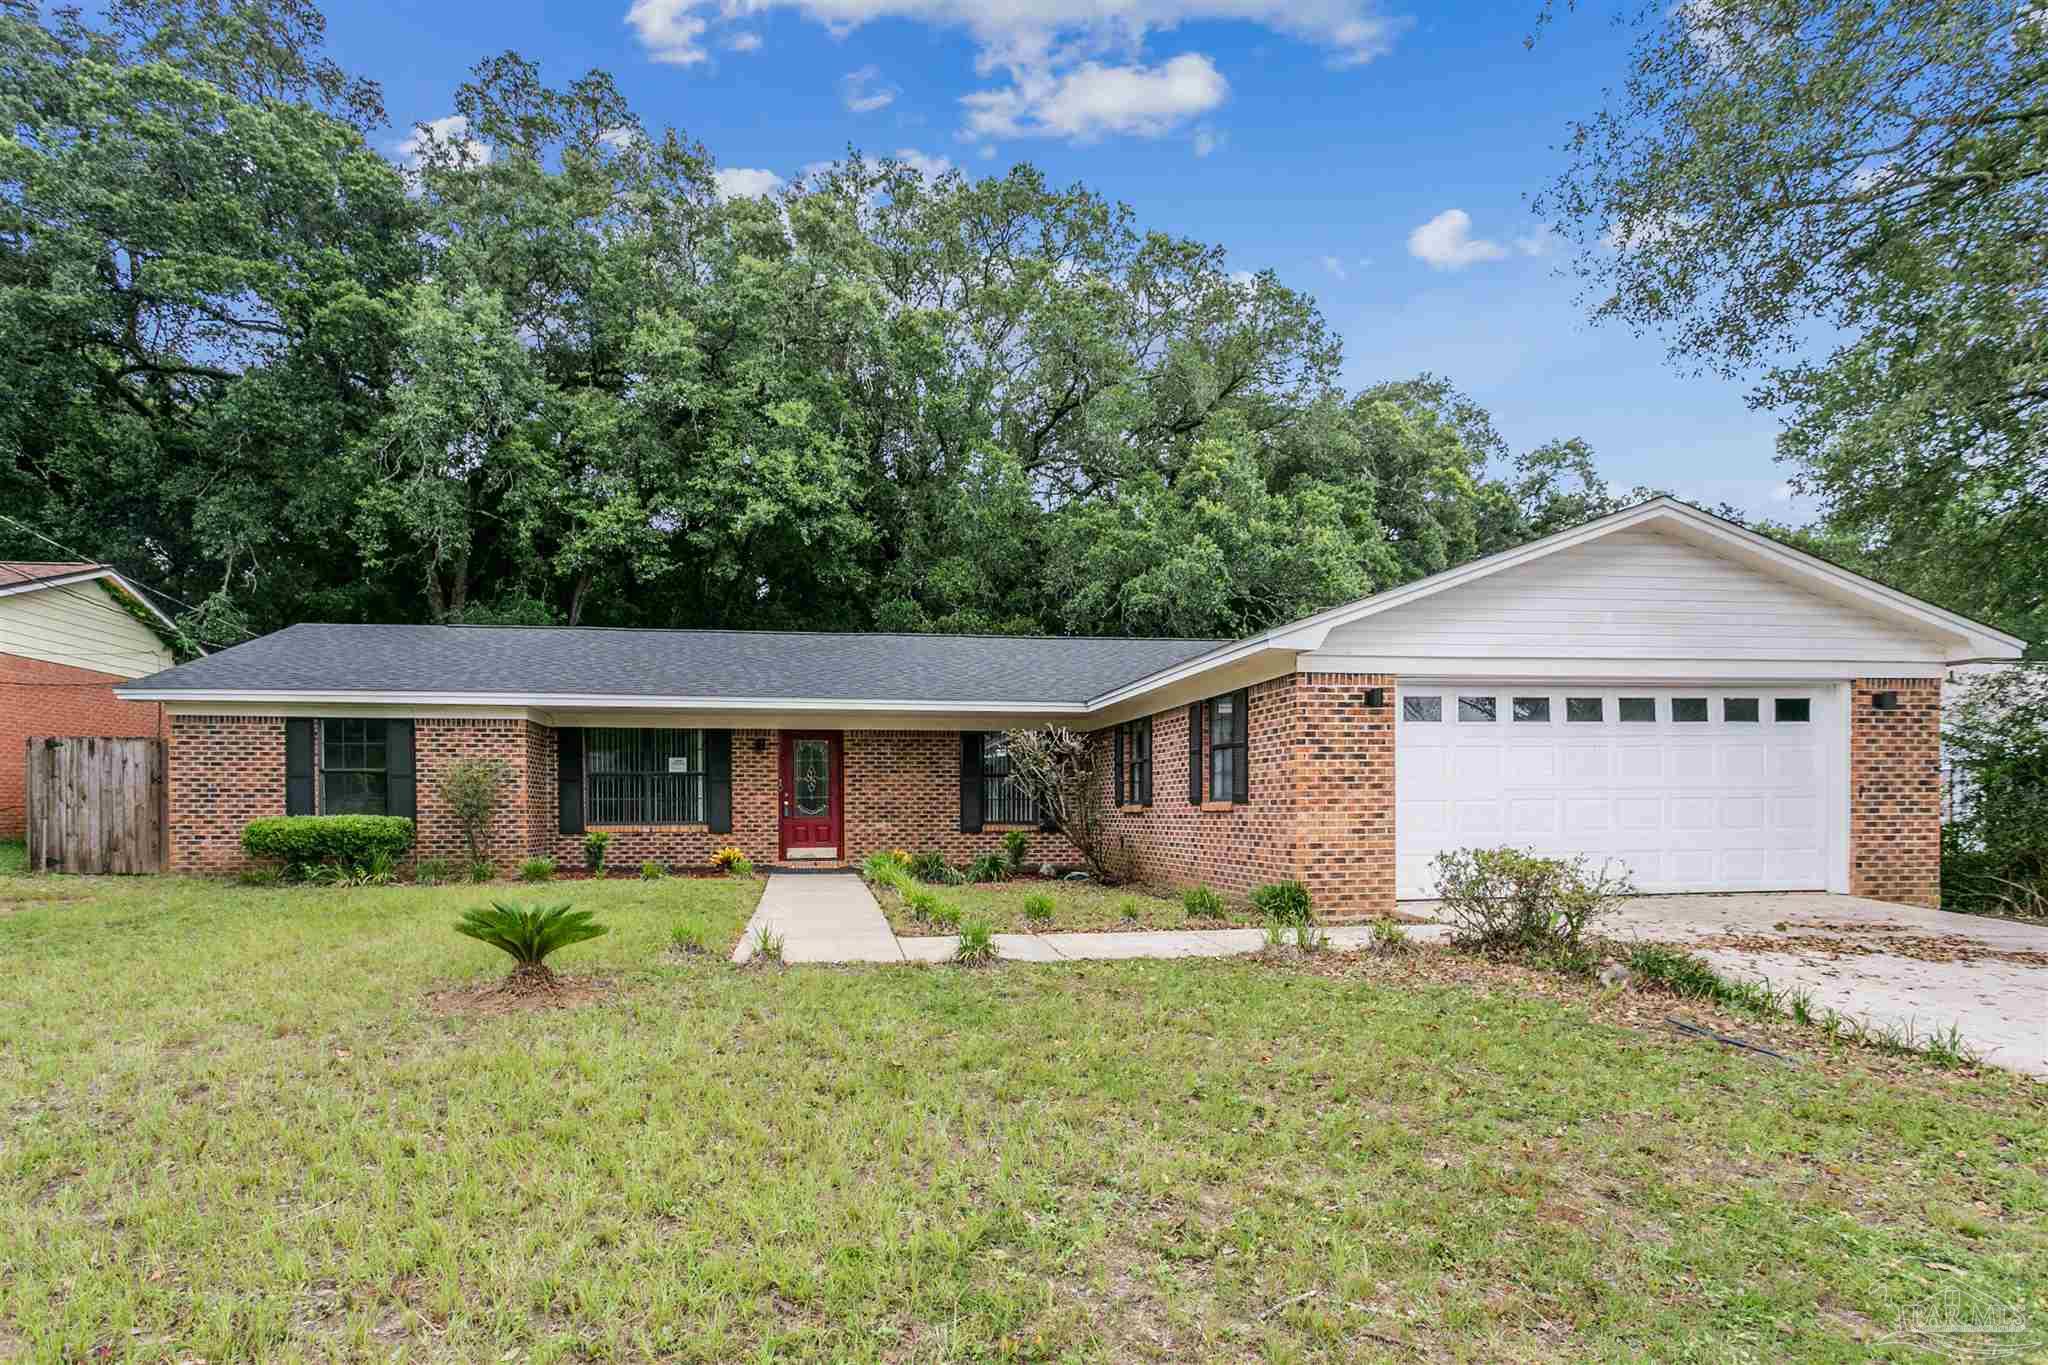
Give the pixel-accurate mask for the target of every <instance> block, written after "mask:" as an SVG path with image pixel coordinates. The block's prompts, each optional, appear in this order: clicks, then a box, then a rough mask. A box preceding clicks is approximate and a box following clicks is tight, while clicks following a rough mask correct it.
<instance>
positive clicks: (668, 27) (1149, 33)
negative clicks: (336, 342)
mask: <svg viewBox="0 0 2048 1365" xmlns="http://www.w3.org/2000/svg"><path fill="white" fill-rule="evenodd" d="M1536 8H1537V6H1536V0H1527V3H1526V4H1525V5H1505V6H1482V5H1469V6H1457V7H1450V8H1448V9H1446V10H1445V11H1443V12H1428V13H1425V12H1422V11H1420V10H1410V9H1401V8H1387V9H1381V8H1378V7H1376V6H1375V5H1374V4H1372V3H1371V2H1370V0H1115V3H1113V4H1103V3H1093V2H1091V0H590V2H589V3H584V4H567V3H554V4H540V3H528V2H526V0H491V2H490V3H484V2H483V0H440V3H437V4H433V5H418V6H405V7H397V6H385V5H376V4H370V3H360V2H358V0H348V2H347V3H339V2H337V0H330V3H329V4H328V5H327V6H326V12H327V15H328V20H329V39H330V43H331V46H332V48H333V51H334V54H335V55H336V57H337V58H338V59H339V60H340V61H341V62H342V63H343V64H344V65H345V66H347V67H349V68H350V69H352V70H355V71H359V72H362V73H364V74H367V75H370V76H372V77H374V78H376V79H377V80H379V81H381V82H383V84H384V87H385V95H386V100H387V103H388V105H389V108H390V111H391V116H392V120H393V123H394V125H395V127H394V129H393V130H392V132H391V135H390V141H391V144H392V145H393V147H395V146H396V145H397V144H398V142H399V141H400V140H401V139H402V138H403V136H404V135H405V130H407V129H409V128H410V126H411V125H412V124H413V123H414V122H416V121H423V120H435V119H440V118H444V117H446V116H447V115H449V113H450V112H451V110H452V107H453V105H452V96H453V91H454V88H455V86H456V84H457V83H458V82H459V81H460V80H461V79H462V77H463V75H464V74H465V73H466V72H467V70H468V68H469V66H470V65H471V64H472V63H473V62H475V61H476V60H478V59H479V58H481V57H483V56H486V55H488V54H491V53H494V52H498V51H501V50H504V49H506V48H512V49H515V50H517V51H519V52H520V53H522V54H523V55H525V56H527V57H529V58H533V59H537V60H539V61H540V62H541V63H542V68H543V72H544V73H545V74H546V75H548V76H549V77H550V78H551V79H555V80H558V81H567V80H568V79H570V78H572V77H573V76H575V75H576V74H579V73H580V72H582V71H584V70H586V69H588V68H590V67H593V66H596V67H603V68H605V69H606V70H608V71H610V72H611V73H612V74H613V76H614V77H615V78H616V79H617V80H618V82H619V84H620V86H621V88H622V89H623V90H624V91H625V93H626V94H627V96H628V97H629V98H630V99H631V100H632V102H633V104H634V107H635V108H636V109H637V110H638V111H639V112H640V115H641V118H642V120H643V121H644V122H645V123H646V124H648V125H649V126H650V127H659V126H661V125H663V124H673V125H675V126H676V127H678V128H680V129H681V130H683V131H684V132H685V133H687V134H688V135H689V136H691V137H694V138H696V139H698V140H699V141H702V142H703V143H705V144H706V145H707V146H708V147H709V148H710V149H711V151H712V152H713V154H714V155H715V156H716V157H717V159H718V162H719V165H720V167H721V168H723V170H724V171H725V172H726V173H727V175H728V183H730V184H731V185H733V186H735V187H736V188H740V189H752V188H758V187H760V186H765V185H769V184H772V183H773V178H774V177H781V178H788V177H791V176H793V175H795V174H797V173H798V172H799V171H801V169H802V168H803V167H804V166H806V165H808V164H810V163H813V162H817V161H822V160H827V159H830V158H833V157H836V156H838V155H841V154H842V153H843V152H844V151H845V149H846V148H847V147H848V146H849V145H852V146H855V147H858V148H860V149H861V150H863V151H865V152H869V153H872V154H905V155H906V156H912V157H916V158H924V159H927V161H928V163H929V164H938V163H941V162H943V163H948V164H952V165H956V166H958V167H960V168H961V169H962V170H964V171H966V172H968V173H970V174H988V173H995V172H1000V171H1001V170H1003V169H1005V168H1007V167H1008V166H1009V165H1011V164H1012V163H1013V162H1016V161H1020V160H1029V161H1032V162H1035V163H1036V164H1038V165H1039V166H1040V167H1042V168H1044V170H1045V171H1046V172H1047V174H1048V175H1049V176H1051V177H1052V178H1053V179H1054V180H1055V181H1056V182H1060V183H1066V182H1070V181H1075V180H1078V181H1082V182H1085V183H1086V184H1088V185H1090V186H1091V187H1093V188H1094V189H1096V190H1098V191H1100V192H1101V193H1103V194H1106V195H1108V196H1109V197H1111V198H1114V199H1120V200H1123V201H1125V202H1127V203H1129V204H1131V205H1132V206H1133V207H1134V208H1135V209H1136V211H1137V214H1138V218H1139V221H1140V222H1141V223H1142V224H1144V225H1145V226H1147V227H1155V228H1160V229H1164V230H1167V231H1172V232H1176V233H1183V234H1187V235H1190V236H1194V237H1197V238H1200V239H1202V240H1205V241H1212V242H1217V243H1221V244H1222V245H1224V246H1225V247H1227V248H1228V250H1229V252H1230V257H1231V263H1232V265H1233V267H1234V268H1241V269H1247V270H1257V269H1264V268H1267V267H1271V268H1272V269H1274V270H1276V271H1277V272H1279V274H1280V275H1281V277H1282V278H1283V279H1284V280H1286V281H1287V282H1288V283H1289V284H1291V285H1293V286H1295V287H1297V288H1301V289H1306V290H1308V291H1310V292H1312V293H1313V294H1314V295H1315V296H1316V298H1317V299H1318V300H1319V302H1320V303H1321V305H1322V308H1323V311H1324V313H1325V315H1326V316H1327V317H1328V319H1329V321H1330V323H1331V325H1332V326H1333V327H1334V328H1335V329H1336V330H1337V332H1338V333H1339V334H1340V335H1341V336H1342V337H1343V338H1344V350H1345V379H1346V382H1347V383H1349V384H1351V385H1353V386H1356V385H1361V384H1365V383H1369V382H1372V381H1374V380H1377V379H1383V378H1395V377H1401V376H1406V375H1411V374H1414V373H1416V372H1418V371H1421V370H1433V371H1436V372H1438V373H1441V374H1444V375H1447V376H1449V377H1450V378H1451V379H1452V380H1453V381H1454V382H1456V383H1457V384H1458V385H1459V386H1460V387H1462V388H1464V389H1465V390H1466V391H1467V392H1469V393H1470V394H1471V395H1472V396H1473V397H1474V398H1475V399H1477V400H1478V401H1480V402H1481V403H1483V404H1485V405H1486V406H1487V408H1489V409H1490V410H1491V411H1492V412H1493V414H1494V417H1495V420H1496V421H1497V422H1498V424H1499V426H1500V428H1501V431H1502V433H1503V434H1504V435H1505V436H1506V437H1507V438H1508V440H1509V441H1510V442H1511V443H1512V444H1514V445H1515V446H1516V447H1517V448H1518V449H1519V448H1526V447H1529V446H1533V445H1536V444H1538V443H1540V442H1541V441H1544V440H1546V439H1549V438H1551V437H1557V436H1581V437H1584V438H1585V439H1586V440H1588V441H1589V442H1590V443H1591V444H1592V445H1593V447H1594V450H1595V451H1596V453H1597V454H1598V457H1599V460H1600V464H1601V466H1602V468H1603V469H1604V470H1605V471H1606V473H1607V475H1608V477H1609V478H1610V479H1611V480H1612V481H1614V482H1615V483H1616V484H1618V485H1621V486H1624V487H1626V486H1629V485H1633V484H1637V483H1646V484H1653V485H1657V486H1661V487H1667V488H1670V489H1673V490H1674V491H1676V492H1678V493H1679V494H1680V495H1681V496H1684V497H1688V498H1692V499H1695V500H1697V501H1702V502H1708V503H1713V502H1718V501H1722V500H1724V499H1725V500H1726V501H1729V502H1732V503H1735V504H1736V505H1738V506H1740V507H1744V508H1746V509H1748V510H1749V511H1751V512H1752V513H1755V514H1758V515H1764V516H1770V517H1773V518H1779V519H1792V520H1800V519H1803V517H1804V509H1803V508H1802V507H1801V505H1800V504H1799V503H1798V502H1797V501H1795V500H1791V499H1789V498H1788V497H1787V496H1786V493H1785V490H1784V486H1783V485H1784V480H1785V471H1784V469H1783V468H1782V467H1781V466H1779V465H1777V464H1776V463H1775V462H1774V460H1773V459H1772V454H1773V436H1774V433H1775V431H1776V426H1777V423H1776V421H1775V419H1774V418H1773V417H1772V416H1771V415H1770V414H1768V413H1758V412H1753V411H1751V410H1750V409H1749V407H1748V406H1747V405H1746V404H1745V402H1744V401H1743V395H1744V392H1745V388H1744V385H1743V384H1741V383H1739V382H1730V381H1726V380H1722V379H1718V378H1714V377H1711V376H1699V375H1693V374H1688V373H1685V372H1683V371H1682V370H1681V369H1679V368H1678V367H1676V366H1674V365H1672V364H1671V363H1670V362H1669V361H1668V360H1667V359H1666V357H1665V354H1664V350H1663V347H1662V345H1661V344H1660V343H1659V342H1658V341H1657V340H1656V339H1655V338H1640V339H1639V338H1636V337H1633V336H1631V335H1629V334H1628V333H1627V332H1626V331H1625V330H1624V329H1621V328H1618V327H1615V326H1612V325H1607V326H1601V327H1597V328H1596V327H1593V326H1592V325H1590V324H1589V323H1588V322H1587V321H1586V320H1585V316H1584V310H1583V308H1582V307H1581V306H1580V305H1579V304H1578V303H1577V302H1576V299H1575V286H1574V284H1573V283H1572V282H1571V281H1569V280H1567V279H1564V278H1561V276H1560V274H1559V271H1560V267H1561V265H1562V264H1563V262H1562V259H1561V257H1560V255H1559V250H1558V246H1557V244H1556V243H1555V241H1554V240H1552V239H1550V238H1548V237H1547V236H1546V235H1545V234H1544V232H1543V230H1542V227H1541V225H1540V224H1539V223H1537V222H1536V221H1535V220H1534V219H1533V218H1532V217H1531V216H1530V214H1529V209H1528V203H1527V196H1528V195H1529V194H1531V193H1532V192H1534V191H1535V190H1537V189H1539V188H1541V187H1542V185H1543V184H1544V182H1545V181H1546V180H1547V178H1548V177H1549V176H1550V175H1551V174H1553V173H1554V171H1555V170H1556V168H1557V166H1558V164H1559V157H1558V154H1557V152H1556V151H1555V150H1554V149H1555V147H1556V146H1557V145H1558V143H1560V142H1561V141H1562V138H1563V135H1564V130H1565V125H1566V122H1567V120H1568V119H1569V118H1571V117H1572V116H1574V115H1584V114H1589V113H1591V112H1592V111H1593V110H1594V109H1595V108H1597V107H1598V105H1599V102H1600V100H1601V95H1602V91H1603V89H1604V88H1605V87H1607V86H1610V85H1613V84H1617V83H1618V82H1619V80H1620V78H1621V75H1622V70H1623V66H1622V63H1623V57H1624V52H1625V42H1624V40H1625V35H1624V34H1622V33H1621V32H1620V31H1618V30H1617V29H1616V28H1615V27H1614V26H1612V25H1611V24H1609V23H1608V22H1607V20H1606V18H1605V15H1604V14H1603V13H1599V12H1585V11H1583V10H1582V12H1580V13H1578V14H1571V15H1566V16H1565V17H1564V18H1562V19H1561V20H1560V21H1559V22H1558V23H1556V24H1554V25H1552V26H1551V28H1550V29H1549V30H1548V31H1547V33H1546V34H1545V35H1544V37H1543V39H1542V40H1541V41H1540V42H1539V43H1538V44H1537V45H1536V47H1535V48H1534V50H1530V49H1528V48H1527V47H1525V46H1524V44H1523V38H1524V36H1525V35H1526V34H1527V32H1528V31H1529V28H1530V23H1531V20H1532V19H1533V17H1534V15H1535V12H1536ZM1105 14H1109V15H1114V16H1116V17H1114V18H1109V19H1106V18H1104V17H1102V16H1104V15H1105Z"/></svg>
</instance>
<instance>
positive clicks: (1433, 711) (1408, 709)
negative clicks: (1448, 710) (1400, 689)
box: [1401, 697, 1444, 725]
mask: <svg viewBox="0 0 2048 1365" xmlns="http://www.w3.org/2000/svg"><path fill="white" fill-rule="evenodd" d="M1443 718H1444V699H1443V698H1442V697H1403V698H1401V719H1402V720H1412V721H1419V722H1421V723H1422V724H1425V725H1427V724H1431V723H1434V722H1438V721H1441V720H1442V719H1443Z"/></svg>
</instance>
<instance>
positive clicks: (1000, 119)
mask: <svg viewBox="0 0 2048 1365" xmlns="http://www.w3.org/2000/svg"><path fill="white" fill-rule="evenodd" d="M777 10H787V11H791V12H794V13H796V14H798V15H800V16H802V17H803V18H806V19H809V20H811V21H813V22H814V23H817V24H820V25H823V26H824V27H825V28H826V29H827V30H828V31H829V32H831V33H832V34H833V35H834V36H837V37H843V36H844V35H846V34H848V33H850V32H852V31H853V30H854V29H857V28H859V27H860V26H861V25H863V24H867V23H871V22H874V21H877V20H883V19H898V20H907V21H910V22H913V23H922V24H926V25H929V26H931V27H934V28H941V29H957V30H961V31H964V32H965V33H966V34H967V35H968V36H969V37H970V38H971V39H972V40H973V41H974V43H975V45H976V47H977V49H978V53H977V56H976V59H975V69H976V71H978V72H980V73H981V74H982V75H984V76H986V75H991V74H995V73H997V72H1001V73H1003V74H1005V75H1007V76H1008V78H1009V84H1008V85H1006V86H1002V87H998V88H994V89H989V90H984V91H980V92H977V93H976V94H975V95H973V96H970V97H969V100H968V103H967V108H968V131H969V135H970V136H979V135H982V134H991V135H993V134H997V133H1000V134H1002V135H1036V136H1073V137H1080V138H1086V137H1099V136H1103V135H1106V134H1110V133H1135V134H1137V135H1140V136H1157V135H1158V133H1159V132H1160V131H1162V130H1163V129H1165V128H1171V127H1173V126H1176V125H1178V124H1179V123H1181V122H1182V121H1184V120H1185V119H1187V118H1189V117H1191V116H1193V115H1196V114H1199V113H1201V112H1203V111H1205V110H1208V109H1211V108H1214V107H1215V105H1216V104H1217V103H1219V102H1220V101H1221V99H1222V97H1223V94H1224V92H1225V91H1226V90H1227V89H1228V87H1227V85H1226V84H1225V83H1224V81H1223V77H1222V76H1221V74H1220V73H1218V72H1217V71H1216V68H1215V65H1214V64H1213V63H1212V62H1210V60H1209V59H1208V58H1207V57H1204V56H1200V55H1199V54H1185V55H1183V56H1180V57H1176V58H1174V59H1172V60H1171V61H1168V62H1165V63H1164V64H1162V65H1148V64H1147V63H1146V62H1145V60H1144V48H1145V42H1146V39H1147V38H1148V36H1149V35H1151V34H1154V33H1158V32H1162V31H1165V30H1170V29H1174V28H1178V27H1180V26H1182V25H1185V24H1192V23H1202V22H1236V23H1243V24H1251V25H1255V26H1258V27H1261V28H1265V29H1269V30H1271V31H1273V32H1276V33H1280V34H1283V35H1285V36H1287V37H1290V38H1295V39H1298V40H1300V41H1302V42H1305V43H1309V44H1312V45H1314V46H1316V47H1318V48H1320V49H1321V50H1322V51H1323V53H1324V54H1325V58H1326V60H1327V61H1328V62H1329V63H1330V64H1331V65H1332V66H1337V67H1354V66H1360V65H1363V64H1364V63H1366V62H1370V61H1372V60H1373V59H1374V58H1377V57H1380V56H1383V55H1385V54H1386V53H1387V52H1388V51H1390V50H1391V49H1392V47H1393V44H1394V40H1395V38H1396V37H1397V36H1398V35H1399V34H1400V33H1401V31H1402V30H1403V29H1404V28H1406V27H1407V25H1408V23H1409V21H1408V20H1406V19H1403V18H1396V17H1391V16H1389V15H1387V14H1385V13H1384V12H1382V10H1381V9H1380V0H1113V3H1104V2H1103V0H632V6H631V8H630V9H629V10H628V12H627V16H626V18H627V22H628V23H629V24H630V25H631V26H632V27H633V29H634V31H635V32H636V33H637V34H638V36H639V39H640V43H641V45H642V47H644V48H645V49H646V50H647V52H648V55H649V56H651V57H652V58H653V59H654V60H656V61H661V62H670V63H674V64H676V65H683V66H687V65H691V64H693V63H696V62H701V61H704V60H706V58H707V55H708V54H707V51H706V45H707V43H709V42H713V41H716V40H717V32H718V31H720V30H722V29H723V27H724V26H726V25H740V24H745V23H751V22H754V21H756V20H758V19H759V18H760V17H761V16H762V15H764V14H766V13H768V12H770V11H777ZM748 36H751V31H749V34H748ZM756 41H758V40H756ZM1195 64H1199V66H1197V65H1195ZM870 93H871V94H874V95H879V93H880V91H879V89H874V90H872V91H871V92H870ZM1119 96H1120V97H1122V98H1126V99H1129V100H1131V101H1134V102H1135V103H1136V105H1137V107H1136V108H1134V109H1133V110H1131V111H1130V112H1128V113H1124V112H1119V111H1117V110H1115V109H1113V108H1108V109H1105V108H1104V107H1103V106H1102V105H1101V104H1100V103H1099V102H1098V101H1101V100H1103V99H1114V98H1117V97H1119ZM849 107H852V106H849ZM872 107H873V108H880V107H882V106H881V105H880V104H876V105H874V106H872ZM1069 127H1073V128H1079V129H1081V130H1083V131H1082V132H1080V133H1078V134H1076V133H1069V132H1066V131H1064V130H1065V129H1067V128H1069ZM1013 128H1014V129H1015V130H1016V131H1015V133H1014V134H1013V133H1011V132H1010V130H1011V129H1013ZM1206 145H1207V146H1208V147H1209V148H1210V149H1211V150H1213V149H1214V147H1216V146H1219V145H1221V143H1220V139H1218V140H1215V141H1210V142H1208V143H1207V144H1206ZM1198 154H1205V153H1199V152H1198Z"/></svg>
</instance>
